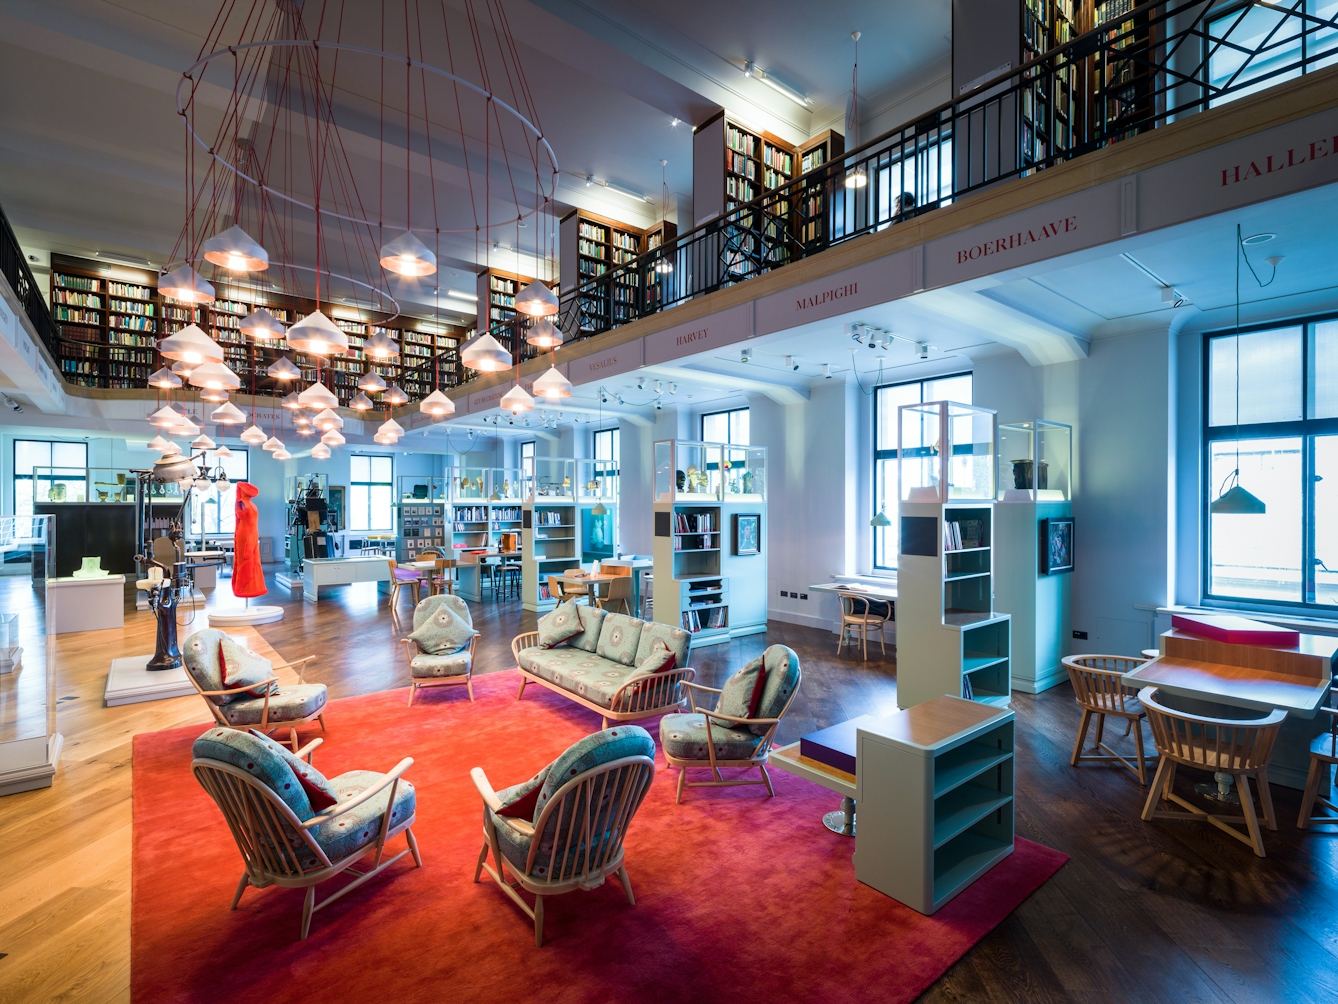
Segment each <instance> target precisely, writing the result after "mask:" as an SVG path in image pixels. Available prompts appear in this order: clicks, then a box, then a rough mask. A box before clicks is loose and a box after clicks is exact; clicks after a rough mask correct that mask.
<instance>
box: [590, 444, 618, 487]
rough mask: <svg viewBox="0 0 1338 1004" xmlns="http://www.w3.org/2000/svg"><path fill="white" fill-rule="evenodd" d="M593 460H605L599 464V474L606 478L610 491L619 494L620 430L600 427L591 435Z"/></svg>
mask: <svg viewBox="0 0 1338 1004" xmlns="http://www.w3.org/2000/svg"><path fill="white" fill-rule="evenodd" d="M590 445H591V447H592V449H591V453H592V458H591V459H593V460H600V461H604V463H600V464H597V465H596V467H597V468H598V471H599V476H600V477H601V478H603V479H605V480H606V482H607V483H608V485H609V489H610V491H612V493H613V494H614V496H617V494H618V453H619V448H620V446H621V436H620V430H618V429H600V430H598V431H597V432H595V433H593V434H592V435H591V437H590Z"/></svg>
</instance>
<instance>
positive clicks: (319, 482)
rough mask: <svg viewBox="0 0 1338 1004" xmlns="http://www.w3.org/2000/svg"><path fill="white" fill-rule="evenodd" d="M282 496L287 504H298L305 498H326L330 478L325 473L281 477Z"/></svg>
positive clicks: (328, 494) (327, 496)
mask: <svg viewBox="0 0 1338 1004" xmlns="http://www.w3.org/2000/svg"><path fill="white" fill-rule="evenodd" d="M283 497H284V498H285V499H286V500H287V501H288V504H289V505H298V504H299V503H302V502H304V501H306V500H307V499H309V498H310V499H315V498H320V499H328V498H329V497H330V478H329V475H326V474H295V475H292V476H290V477H286V478H284V479H283Z"/></svg>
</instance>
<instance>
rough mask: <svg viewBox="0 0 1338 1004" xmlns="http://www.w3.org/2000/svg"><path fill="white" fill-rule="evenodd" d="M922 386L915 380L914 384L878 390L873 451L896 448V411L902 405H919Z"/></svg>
mask: <svg viewBox="0 0 1338 1004" xmlns="http://www.w3.org/2000/svg"><path fill="white" fill-rule="evenodd" d="M922 386H923V385H922V384H921V383H920V382H919V381H918V380H917V381H916V382H915V383H903V384H897V385H896V386H895V387H879V388H878V430H877V442H876V443H875V444H874V449H878V450H895V449H896V448H897V409H898V408H900V407H901V406H902V405H903V404H919V403H920V389H921V387H922Z"/></svg>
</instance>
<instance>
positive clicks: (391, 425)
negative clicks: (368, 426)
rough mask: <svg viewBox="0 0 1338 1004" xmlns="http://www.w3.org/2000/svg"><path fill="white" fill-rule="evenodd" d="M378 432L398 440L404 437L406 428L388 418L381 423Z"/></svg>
mask: <svg viewBox="0 0 1338 1004" xmlns="http://www.w3.org/2000/svg"><path fill="white" fill-rule="evenodd" d="M376 431H377V432H379V433H381V434H382V435H388V436H394V437H395V438H397V439H398V438H399V437H400V436H402V435H404V426H402V425H400V424H399V422H396V421H395V420H394V419H393V418H388V419H386V420H385V421H384V422H382V423H381V425H380V426H379V427H378V428H377V430H376Z"/></svg>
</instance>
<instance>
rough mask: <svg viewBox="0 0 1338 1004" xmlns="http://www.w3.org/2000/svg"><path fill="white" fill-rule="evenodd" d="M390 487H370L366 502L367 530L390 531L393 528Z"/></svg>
mask: <svg viewBox="0 0 1338 1004" xmlns="http://www.w3.org/2000/svg"><path fill="white" fill-rule="evenodd" d="M390 496H391V491H390V485H372V487H371V489H370V494H369V496H368V500H367V508H368V510H369V514H368V518H367V522H368V526H367V529H368V530H391V529H394V527H395V519H394V514H393V510H392V509H391V505H390Z"/></svg>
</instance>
